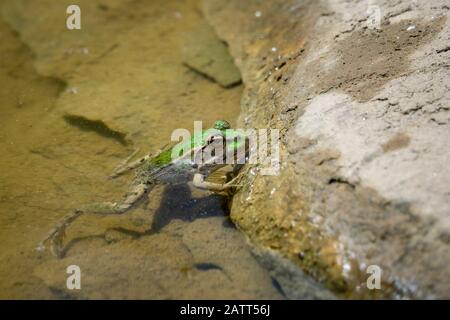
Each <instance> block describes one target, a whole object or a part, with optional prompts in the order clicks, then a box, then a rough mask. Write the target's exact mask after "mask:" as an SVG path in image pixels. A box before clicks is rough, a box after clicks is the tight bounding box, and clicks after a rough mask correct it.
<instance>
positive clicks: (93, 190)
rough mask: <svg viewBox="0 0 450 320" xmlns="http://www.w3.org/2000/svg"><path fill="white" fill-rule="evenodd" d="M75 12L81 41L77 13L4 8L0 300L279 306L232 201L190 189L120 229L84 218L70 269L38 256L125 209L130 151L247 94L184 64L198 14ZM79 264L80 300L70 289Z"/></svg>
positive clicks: (227, 108) (209, 118)
mask: <svg viewBox="0 0 450 320" xmlns="http://www.w3.org/2000/svg"><path fill="white" fill-rule="evenodd" d="M79 3H80V7H81V8H82V19H83V20H82V21H83V24H82V26H83V27H82V30H79V31H74V32H72V31H68V30H66V29H65V24H64V20H65V17H66V15H65V8H66V7H67V5H68V4H69V2H66V1H59V0H58V1H57V0H43V1H4V2H2V4H1V5H2V7H1V9H2V17H3V20H1V21H0V34H1V39H2V42H1V45H0V84H1V86H0V108H1V114H2V116H1V117H0V124H1V126H0V138H1V139H0V150H1V154H2V157H1V158H0V181H1V183H0V230H1V231H0V260H1V261H2V263H1V264H0V298H45V299H52V298H59V299H69V298H137V299H143V298H158V299H163V298H238V299H242V298H265V299H271V298H282V295H281V294H280V293H279V292H278V291H277V289H276V288H275V287H274V286H273V283H272V279H271V277H270V275H269V274H268V272H267V271H266V270H264V269H263V268H262V267H261V266H260V265H259V264H258V263H257V261H256V260H255V259H254V258H253V256H252V255H251V253H250V251H249V248H248V246H247V244H246V241H245V238H244V236H243V235H242V234H241V233H240V232H239V231H238V230H236V229H235V228H234V226H233V225H232V223H231V222H230V221H229V219H228V218H227V216H226V212H227V208H226V207H227V205H226V203H225V199H223V198H222V197H219V196H215V195H211V194H209V193H207V192H200V191H198V190H195V189H193V188H192V187H191V186H190V185H185V186H168V187H157V188H155V189H154V190H153V191H152V193H151V194H150V196H149V197H148V199H146V200H145V201H144V203H142V204H141V205H140V206H139V207H138V208H136V209H134V210H133V211H132V212H129V213H127V214H124V215H120V216H106V217H99V216H93V215H90V216H83V217H81V218H80V219H79V220H77V221H76V223H75V224H74V225H73V226H72V227H71V228H70V229H69V230H68V233H67V237H66V256H65V257H64V258H63V259H56V258H54V257H53V256H51V255H50V254H49V253H48V252H38V251H36V250H35V248H36V246H37V244H38V243H39V241H41V240H42V238H43V237H45V235H46V233H47V232H48V231H49V230H50V229H51V228H52V227H53V226H54V225H55V223H57V222H58V221H59V220H60V219H61V218H62V217H63V216H64V215H66V214H67V213H68V212H70V211H71V210H72V209H74V208H76V207H79V206H80V205H82V204H86V203H91V202H98V201H114V200H117V199H119V198H120V197H121V195H122V193H123V192H125V191H126V189H127V186H128V185H129V183H130V182H131V179H132V175H127V176H124V177H121V178H119V179H117V180H107V179H106V177H107V176H108V175H109V174H110V173H111V172H112V170H113V169H114V168H115V167H116V166H117V165H118V164H119V163H120V162H121V161H122V160H123V159H125V158H126V157H127V156H128V155H129V154H130V153H131V152H132V151H133V150H134V149H135V148H139V149H140V150H141V154H142V153H144V152H147V151H150V150H156V149H158V148H159V147H162V146H163V145H165V144H166V143H167V142H169V141H170V134H171V132H172V130H173V129H175V128H187V129H190V130H192V129H193V128H192V127H193V121H194V120H202V121H203V122H204V123H205V125H211V124H212V123H213V121H214V120H216V119H221V118H224V119H228V120H230V121H233V120H234V119H235V118H236V117H237V115H238V112H239V103H240V96H241V92H242V86H234V87H232V88H228V89H225V88H223V87H221V86H219V85H218V84H217V83H214V82H213V81H211V80H210V79H207V78H205V77H203V76H202V75H200V74H198V73H196V72H194V71H192V70H190V69H188V68H186V66H185V65H184V64H183V61H182V55H181V53H180V52H181V51H182V50H181V49H182V48H183V47H184V46H185V45H186V42H187V41H190V37H193V36H195V33H192V32H191V33H190V30H196V28H199V26H200V27H201V26H202V25H203V24H205V22H204V21H203V20H202V18H201V16H200V14H199V11H198V7H197V6H198V3H197V2H196V1H170V2H168V1H162V0H161V1H151V2H146V1H134V0H133V1H107V2H106V1H92V0H89V1H79ZM84 13H86V14H84ZM13 30H14V31H13ZM197 30H198V29H197ZM72 264H75V265H78V266H80V268H81V272H82V280H81V282H82V289H81V290H77V291H70V290H67V289H66V277H67V276H68V275H67V274H66V268H67V266H69V265H72Z"/></svg>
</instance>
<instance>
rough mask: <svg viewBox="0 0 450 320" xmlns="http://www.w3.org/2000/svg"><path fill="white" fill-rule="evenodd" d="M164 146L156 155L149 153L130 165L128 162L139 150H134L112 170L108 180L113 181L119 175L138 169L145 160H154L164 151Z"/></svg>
mask: <svg viewBox="0 0 450 320" xmlns="http://www.w3.org/2000/svg"><path fill="white" fill-rule="evenodd" d="M165 147H166V146H164V147H163V148H162V149H160V150H158V151H157V152H156V153H149V154H147V155H145V156H143V157H142V158H139V159H138V160H135V161H133V162H131V163H129V162H130V160H131V159H133V158H134V156H135V155H136V154H137V153H138V152H139V149H136V150H135V151H134V152H133V153H132V154H131V155H130V156H128V158H126V159H125V160H124V161H123V162H122V163H121V164H120V165H119V166H117V167H116V168H115V169H114V172H113V173H112V174H111V175H110V176H109V178H110V179H115V178H117V177H120V176H121V175H123V174H125V173H127V172H129V171H131V170H134V169H136V168H139V167H140V166H141V165H143V164H144V163H145V162H146V161H147V160H150V159H151V158H155V157H157V156H159V155H160V154H161V152H162V150H164V149H165Z"/></svg>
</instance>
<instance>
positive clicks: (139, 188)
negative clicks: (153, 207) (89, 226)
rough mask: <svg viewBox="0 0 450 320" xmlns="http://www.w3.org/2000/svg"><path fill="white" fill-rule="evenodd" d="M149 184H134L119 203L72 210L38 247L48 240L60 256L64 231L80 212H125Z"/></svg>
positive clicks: (139, 197) (95, 204)
mask: <svg viewBox="0 0 450 320" xmlns="http://www.w3.org/2000/svg"><path fill="white" fill-rule="evenodd" d="M149 188H150V185H148V184H144V183H141V184H136V185H134V186H133V188H132V189H131V190H130V191H129V192H127V193H126V194H125V196H124V198H123V200H122V201H121V202H119V203H112V202H103V203H94V204H91V205H87V206H84V207H82V208H80V209H76V210H74V211H73V212H72V213H70V214H69V215H67V216H66V217H64V218H63V219H62V221H61V222H59V223H58V224H57V225H56V227H55V228H53V229H52V230H50V232H49V233H48V235H47V237H46V238H45V239H44V240H43V241H42V242H41V243H40V244H39V246H38V249H39V250H41V249H44V248H45V245H44V244H45V243H46V242H47V241H50V244H51V250H52V253H53V254H54V255H55V256H57V257H62V256H63V254H64V250H63V240H64V236H65V231H66V229H67V227H69V226H70V225H71V224H72V223H73V222H74V221H75V220H76V219H77V218H78V217H80V216H81V215H82V214H91V213H94V214H122V213H125V212H127V211H128V210H129V209H131V207H132V206H133V205H134V204H136V203H137V202H138V201H139V200H140V199H141V198H142V197H143V196H144V195H145V194H146V193H147V192H148V191H149Z"/></svg>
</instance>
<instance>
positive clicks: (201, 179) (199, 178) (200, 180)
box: [192, 173, 238, 192]
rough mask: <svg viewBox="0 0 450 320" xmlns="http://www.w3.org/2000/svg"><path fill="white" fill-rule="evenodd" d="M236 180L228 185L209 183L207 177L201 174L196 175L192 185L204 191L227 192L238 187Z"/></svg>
mask: <svg viewBox="0 0 450 320" xmlns="http://www.w3.org/2000/svg"><path fill="white" fill-rule="evenodd" d="M236 179H237V177H236V178H234V179H233V180H231V181H229V182H227V183H215V182H209V181H205V176H204V175H203V174H201V173H196V174H195V175H194V179H193V180H192V183H193V185H194V187H196V188H198V189H202V190H209V191H218V192H220V191H226V190H229V189H230V188H234V187H237V186H238V185H236V184H235V182H236Z"/></svg>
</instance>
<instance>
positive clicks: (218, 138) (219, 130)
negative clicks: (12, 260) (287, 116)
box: [37, 120, 246, 257]
mask: <svg viewBox="0 0 450 320" xmlns="http://www.w3.org/2000/svg"><path fill="white" fill-rule="evenodd" d="M245 142H246V138H245V136H243V134H242V133H241V132H239V131H237V130H232V129H231V128H230V125H229V123H228V122H227V121H225V120H219V121H216V122H215V125H214V128H211V129H208V130H205V131H203V132H202V133H201V136H199V135H197V136H194V137H192V139H191V140H190V141H188V142H185V143H182V144H176V145H172V146H169V147H166V148H164V149H163V150H161V151H160V152H158V153H157V154H155V155H151V154H149V155H146V156H145V157H143V158H141V159H139V160H137V161H134V162H132V163H129V164H128V160H127V161H126V163H125V164H123V165H121V166H120V167H119V168H117V169H116V170H115V172H114V173H113V174H112V175H111V178H116V177H118V176H120V175H123V174H124V173H126V172H128V171H131V170H134V169H138V170H136V176H135V179H134V180H133V183H132V184H131V188H130V190H129V191H128V192H127V193H126V194H125V195H124V196H123V199H122V200H121V201H119V202H114V203H112V202H105V203H95V204H91V205H88V206H85V207H83V208H80V209H76V210H74V211H73V212H72V213H70V214H69V215H68V216H66V217H65V218H64V219H63V220H62V221H61V222H60V223H59V224H58V225H57V226H56V227H55V228H53V229H52V230H51V231H50V232H49V234H48V236H47V237H46V238H45V239H44V241H42V242H41V243H40V244H39V246H38V248H37V249H38V250H43V249H45V245H44V244H45V243H46V242H47V241H50V243H51V248H52V252H53V254H54V255H56V256H57V257H61V256H63V255H64V249H63V245H62V243H63V240H64V235H65V230H66V228H67V227H68V226H69V225H70V224H71V223H72V222H73V221H74V220H76V219H77V218H78V217H79V216H81V215H82V214H84V213H96V214H122V213H125V212H127V211H128V210H130V209H131V208H132V207H133V206H134V205H135V204H137V203H138V202H139V200H141V199H142V198H143V197H144V195H145V194H147V193H149V192H150V190H151V189H152V188H153V187H154V186H155V185H157V184H180V183H188V182H190V181H192V182H193V185H194V186H195V187H197V188H200V189H205V190H210V191H213V192H222V191H224V190H227V189H230V188H232V187H234V184H233V181H234V180H231V181H229V182H226V183H224V184H217V183H211V182H207V181H205V177H207V176H208V175H210V174H211V173H213V172H215V171H217V170H218V169H220V168H222V167H224V166H225V165H226V164H225V163H224V162H225V158H224V156H225V155H226V154H227V153H228V154H230V153H231V154H234V152H235V151H236V150H238V148H241V147H245ZM224 143H225V150H224V152H223V156H222V157H209V158H207V157H206V156H207V155H210V154H211V150H213V149H214V147H217V148H220V149H222V148H223V145H224ZM175 147H176V148H177V149H176V150H177V151H180V150H184V153H183V154H179V157H177V158H175V159H173V157H172V155H173V153H174V148H175ZM133 156H134V155H132V156H131V157H133ZM244 156H245V155H244ZM203 158H206V159H209V160H208V161H206V162H205V161H203V162H201V161H198V159H203ZM237 162H240V161H237ZM241 167H242V165H239V164H235V165H233V172H234V173H237V172H238V170H239V169H240V168H241Z"/></svg>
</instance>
